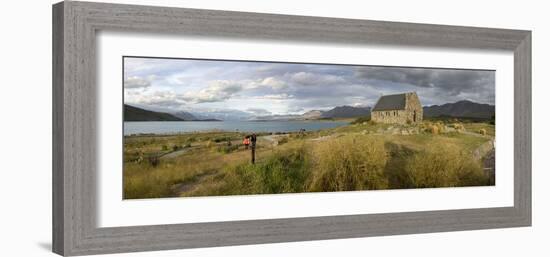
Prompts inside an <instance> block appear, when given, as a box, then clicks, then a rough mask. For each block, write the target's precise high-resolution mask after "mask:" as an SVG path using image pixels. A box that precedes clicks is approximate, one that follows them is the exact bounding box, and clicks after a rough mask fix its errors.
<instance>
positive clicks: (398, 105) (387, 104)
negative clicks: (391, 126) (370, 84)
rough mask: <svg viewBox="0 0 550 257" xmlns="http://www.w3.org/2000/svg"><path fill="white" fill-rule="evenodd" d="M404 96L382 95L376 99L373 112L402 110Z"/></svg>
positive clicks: (404, 100) (403, 107)
mask: <svg viewBox="0 0 550 257" xmlns="http://www.w3.org/2000/svg"><path fill="white" fill-rule="evenodd" d="M405 102H406V94H397V95H384V96H381V97H380V99H378V102H376V105H375V106H374V108H373V109H372V110H373V111H389V110H404V109H405Z"/></svg>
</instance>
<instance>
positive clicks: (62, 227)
mask: <svg viewBox="0 0 550 257" xmlns="http://www.w3.org/2000/svg"><path fill="white" fill-rule="evenodd" d="M53 69H54V70H53V98H54V99H53V103H54V106H53V128H54V135H53V137H54V138H53V145H54V151H53V251H54V252H56V253H58V254H60V255H66V256H70V255H88V254H102V253H117V252H133V251H150V250H163V249H181V248H196V247H212V246H229V245H241V244H260V243H275V242H291V241H304V240H321V239H336V238H351V237H367V236H382V235H396V234H411V233H429V232H442V231H458V230H473V229H489V228H505V227H520V226H530V225H531V32H530V31H521V30H507V29H493V28H474V27H458V26H442V25H429V24H412V23H398V22H385V21H370V20H350V19H336V18H322V17H302V16H289V15H275V14H259V13H242V12H229V11H212V10H198V9H184V8H168V7H151V6H137V5H119V4H106V3H90V2H74V1H65V2H61V3H58V4H56V5H54V6H53Z"/></svg>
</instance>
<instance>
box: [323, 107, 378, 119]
mask: <svg viewBox="0 0 550 257" xmlns="http://www.w3.org/2000/svg"><path fill="white" fill-rule="evenodd" d="M365 116H370V107H352V106H347V105H344V106H337V107H334V108H333V109H332V110H329V111H325V112H323V113H322V115H321V117H323V118H356V117H365Z"/></svg>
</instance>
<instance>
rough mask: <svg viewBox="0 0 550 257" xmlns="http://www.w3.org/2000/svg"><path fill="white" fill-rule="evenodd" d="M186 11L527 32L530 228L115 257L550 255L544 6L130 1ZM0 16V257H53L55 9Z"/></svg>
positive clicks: (37, 5)
mask: <svg viewBox="0 0 550 257" xmlns="http://www.w3.org/2000/svg"><path fill="white" fill-rule="evenodd" d="M110 2H125V3H140V4H150V3H154V4H157V5H169V6H183V7H191V8H207V9H220V10H236V11H250V12H266V13H284V14H297V15H310V16H329V17H344V18H358V19H375V20H389V21H404V22H420V23H438V24H449V25H467V26H483V27H497V28H516V29H528V30H532V31H533V227H530V228H514V229H497V230H484V231H467V232H451V233H435V234H420V235H404V236H390V237H375V238H359V239H343V240H328V241H313V242H297V243H284V244H269V245H252V246H236V247H220V248H207V249H191V250H177V251H162V252H146V253H133V254H122V255H117V256H239V257H246V256H262V257H264V256H266V257H269V256H277V257H279V256H318V257H321V256H334V255H340V256H343V255H346V256H355V255H356V256H365V255H370V256H403V255H406V256H438V257H440V256H550V249H548V245H547V242H548V240H549V239H548V238H549V237H550V206H549V201H548V197H547V196H548V195H550V187H549V186H548V185H547V183H548V181H550V176H549V172H550V170H549V166H548V164H547V161H546V159H547V157H546V154H547V152H548V150H547V149H546V145H547V144H548V143H550V142H549V137H548V132H547V128H548V127H549V125H550V122H548V120H547V119H545V114H544V112H543V111H544V110H545V109H548V105H547V102H548V100H547V99H546V98H547V96H546V94H550V89H549V88H548V87H549V86H550V78H549V76H548V75H547V70H548V69H549V68H550V63H549V61H548V60H549V58H550V26H549V25H548V21H549V19H548V10H549V8H548V6H546V4H545V1H530V0H524V1H510V2H505V1H502V0H500V1H497V0H488V1H470V0H461V1H452V2H451V1H438V0H415V1H407V0H385V1H379V0H377V1H351V0H338V1H318V0H317V1H315V0H302V1H296V0H294V1H292V0H277V1H269V2H268V1H253V0H231V1H223V0H192V1H183V0H180V1H175V0H172V1H170V0H162V1H153V0H126V1H115V0H111V1H110ZM53 3H54V1H51V0H50V1H43V0H42V1H38V0H32V1H31V0H26V1H9V2H6V3H3V4H2V8H1V9H0V21H1V22H0V26H1V30H0V32H1V34H0V36H1V38H2V39H1V40H0V42H1V43H0V46H1V47H0V51H1V54H0V66H1V67H0V68H1V69H0V78H1V83H0V85H1V86H0V114H1V116H0V119H1V120H2V122H1V123H0V124H1V125H0V136H1V137H0V167H1V168H0V173H1V175H0V181H1V182H0V197H1V206H2V207H1V209H0V237H1V241H0V242H2V243H1V244H0V256H33V257H34V256H54V255H53V254H52V253H51V252H50V250H49V249H50V247H51V132H52V131H51V4H53Z"/></svg>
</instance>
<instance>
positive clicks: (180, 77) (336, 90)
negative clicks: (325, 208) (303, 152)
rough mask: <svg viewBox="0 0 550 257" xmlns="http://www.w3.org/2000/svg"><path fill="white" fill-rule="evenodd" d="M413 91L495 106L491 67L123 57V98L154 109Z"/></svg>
mask: <svg viewBox="0 0 550 257" xmlns="http://www.w3.org/2000/svg"><path fill="white" fill-rule="evenodd" d="M410 91H416V92H417V93H418V95H419V97H420V101H421V102H422V105H424V106H426V105H433V104H444V103H449V102H456V101H460V100H471V101H474V102H479V103H488V104H494V101H495V74H494V71H479V70H453V69H424V68H398V67H376V66H351V65H321V64H294V63H270V62H236V61H211V60H187V59H155V58H134V57H126V58H124V102H125V103H126V104H133V105H137V106H141V107H150V108H151V109H165V110H173V111H177V110H184V111H191V112H193V111H195V112H201V111H212V110H238V111H242V112H247V113H250V114H254V115H270V114H300V113H303V112H306V111H309V110H326V109H331V108H333V107H335V106H342V105H351V106H373V105H374V104H375V103H376V100H377V99H378V98H379V97H380V96H381V95H387V94H394V93H403V92H410Z"/></svg>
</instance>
